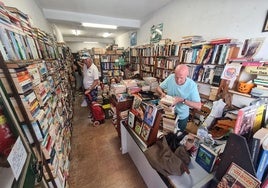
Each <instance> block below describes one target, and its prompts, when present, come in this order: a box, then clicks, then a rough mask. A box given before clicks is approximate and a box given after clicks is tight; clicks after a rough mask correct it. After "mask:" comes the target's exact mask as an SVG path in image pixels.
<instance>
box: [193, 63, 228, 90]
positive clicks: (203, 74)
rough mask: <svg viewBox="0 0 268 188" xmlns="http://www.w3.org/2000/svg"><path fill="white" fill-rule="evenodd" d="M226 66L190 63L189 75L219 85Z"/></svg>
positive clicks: (199, 80)
mask: <svg viewBox="0 0 268 188" xmlns="http://www.w3.org/2000/svg"><path fill="white" fill-rule="evenodd" d="M223 70H224V66H219V65H217V66H216V65H189V77H190V78H191V79H192V80H194V81H197V82H202V83H207V84H211V85H214V86H219V85H220V81H221V75H222V72H223Z"/></svg>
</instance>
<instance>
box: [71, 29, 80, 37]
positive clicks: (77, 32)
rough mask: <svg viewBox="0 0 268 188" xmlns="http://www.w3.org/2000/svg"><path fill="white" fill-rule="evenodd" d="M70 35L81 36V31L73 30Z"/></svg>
mask: <svg viewBox="0 0 268 188" xmlns="http://www.w3.org/2000/svg"><path fill="white" fill-rule="evenodd" d="M72 34H74V35H75V36H78V35H80V34H81V31H80V30H77V29H74V30H72Z"/></svg>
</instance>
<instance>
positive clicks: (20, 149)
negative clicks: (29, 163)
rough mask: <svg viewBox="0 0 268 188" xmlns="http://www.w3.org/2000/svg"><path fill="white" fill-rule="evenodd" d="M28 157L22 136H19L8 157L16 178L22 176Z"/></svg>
mask: <svg viewBox="0 0 268 188" xmlns="http://www.w3.org/2000/svg"><path fill="white" fill-rule="evenodd" d="M26 158H27V152H26V150H25V148H24V146H23V143H22V141H21V139H20V137H18V139H17V141H16V143H15V144H14V146H13V148H12V150H11V152H10V154H9V156H8V158H7V160H8V162H9V164H10V166H11V169H12V172H13V174H14V177H15V179H16V180H18V179H19V177H20V174H21V171H22V168H23V166H24V164H25V161H26Z"/></svg>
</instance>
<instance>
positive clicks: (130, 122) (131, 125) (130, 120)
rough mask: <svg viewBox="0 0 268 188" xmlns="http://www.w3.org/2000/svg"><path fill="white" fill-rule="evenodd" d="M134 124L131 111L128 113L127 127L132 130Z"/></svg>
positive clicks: (133, 115)
mask: <svg viewBox="0 0 268 188" xmlns="http://www.w3.org/2000/svg"><path fill="white" fill-rule="evenodd" d="M134 123H135V114H133V113H132V112H131V111H129V112H128V125H129V126H130V127H131V128H133V127H134Z"/></svg>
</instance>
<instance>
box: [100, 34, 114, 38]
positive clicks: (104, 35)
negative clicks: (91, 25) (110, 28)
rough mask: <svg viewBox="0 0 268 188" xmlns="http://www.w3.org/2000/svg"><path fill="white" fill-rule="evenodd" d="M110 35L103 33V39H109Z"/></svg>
mask: <svg viewBox="0 0 268 188" xmlns="http://www.w3.org/2000/svg"><path fill="white" fill-rule="evenodd" d="M111 34H112V33H103V35H102V36H103V37H104V38H106V37H109V36H110V35H111Z"/></svg>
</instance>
